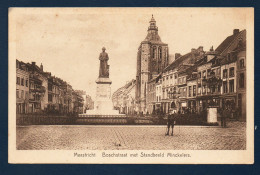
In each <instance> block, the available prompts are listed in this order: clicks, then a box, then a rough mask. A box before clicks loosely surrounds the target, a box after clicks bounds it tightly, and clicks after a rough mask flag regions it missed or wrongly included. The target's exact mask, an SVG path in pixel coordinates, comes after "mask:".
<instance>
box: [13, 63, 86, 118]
mask: <svg viewBox="0 0 260 175" xmlns="http://www.w3.org/2000/svg"><path fill="white" fill-rule="evenodd" d="M84 93H85V92H84V91H79V90H74V89H73V88H72V86H71V85H70V84H69V83H67V82H66V81H63V80H62V79H60V78H58V77H55V76H52V75H51V73H50V72H44V71H43V65H42V64H41V66H40V67H39V66H37V65H36V63H35V62H32V63H24V62H22V61H19V60H16V113H21V114H26V113H53V114H78V113H82V112H83V104H84V99H83V97H82V95H84Z"/></svg>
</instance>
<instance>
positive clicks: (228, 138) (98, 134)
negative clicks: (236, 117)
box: [17, 122, 246, 150]
mask: <svg viewBox="0 0 260 175" xmlns="http://www.w3.org/2000/svg"><path fill="white" fill-rule="evenodd" d="M245 125H246V124H245V123H241V122H232V123H229V124H228V128H220V127H200V126H175V128H174V136H165V132H166V126H123V125H121V126H105V125H99V126H94V125H92V126H87V125H45V126H44V125H38V126H37V125H33V126H18V127H17V149H18V150H55V149H59V150H76V149H88V150H97V149H98V150H121V149H128V150H134V149H140V150H141V149H142V150H151V149H154V150H241V149H246V127H245Z"/></svg>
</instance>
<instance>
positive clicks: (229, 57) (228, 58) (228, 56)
mask: <svg viewBox="0 0 260 175" xmlns="http://www.w3.org/2000/svg"><path fill="white" fill-rule="evenodd" d="M227 60H228V61H230V60H231V55H230V53H228V54H227Z"/></svg>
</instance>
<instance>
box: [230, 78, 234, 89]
mask: <svg viewBox="0 0 260 175" xmlns="http://www.w3.org/2000/svg"><path fill="white" fill-rule="evenodd" d="M229 91H230V92H234V80H229Z"/></svg>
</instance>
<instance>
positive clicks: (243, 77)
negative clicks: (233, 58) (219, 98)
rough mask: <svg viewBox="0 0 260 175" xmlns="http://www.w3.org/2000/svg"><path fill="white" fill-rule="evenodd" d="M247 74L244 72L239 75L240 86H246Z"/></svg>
mask: <svg viewBox="0 0 260 175" xmlns="http://www.w3.org/2000/svg"><path fill="white" fill-rule="evenodd" d="M244 82H245V75H244V73H240V75H239V88H244V86H245V83H244Z"/></svg>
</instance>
